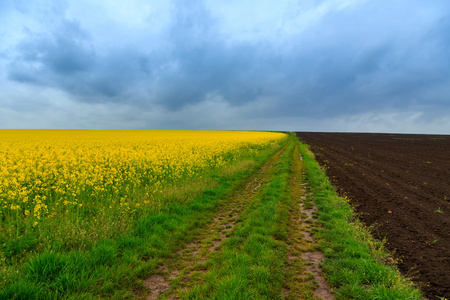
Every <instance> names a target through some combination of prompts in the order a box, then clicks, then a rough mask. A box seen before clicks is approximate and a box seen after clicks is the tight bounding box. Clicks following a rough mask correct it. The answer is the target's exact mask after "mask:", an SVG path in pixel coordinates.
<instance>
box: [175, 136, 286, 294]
mask: <svg viewBox="0 0 450 300" xmlns="http://www.w3.org/2000/svg"><path fill="white" fill-rule="evenodd" d="M293 147H294V141H293V139H292V138H291V139H290V141H289V144H288V146H287V147H286V149H285V150H284V151H283V152H282V157H281V158H279V155H276V156H275V159H276V161H275V162H274V163H275V165H274V167H273V169H272V170H271V171H270V172H269V174H267V176H268V178H266V182H267V184H264V185H263V186H262V187H261V189H260V191H259V192H258V194H257V195H256V196H255V198H253V199H252V200H251V203H250V206H249V207H248V209H246V210H245V211H243V212H242V214H241V216H240V219H242V222H240V223H239V224H238V225H237V226H236V228H235V230H234V232H233V235H232V236H231V237H230V238H229V239H228V240H226V241H225V242H224V243H223V245H222V248H221V252H220V253H219V254H218V255H216V256H214V257H213V259H212V262H211V265H212V266H211V267H210V269H209V272H208V273H207V274H206V275H205V277H204V278H203V281H202V282H201V283H200V284H198V285H197V286H195V287H194V288H192V289H191V290H188V291H186V292H182V293H181V298H186V299H281V298H282V287H283V285H284V281H285V279H286V274H285V271H284V270H285V267H286V257H287V246H286V240H287V239H288V235H287V233H288V231H287V221H288V219H289V212H288V202H289V200H290V198H289V193H288V190H289V186H288V183H289V178H290V172H291V168H292V151H293Z"/></svg>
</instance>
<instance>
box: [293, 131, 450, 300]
mask: <svg viewBox="0 0 450 300" xmlns="http://www.w3.org/2000/svg"><path fill="white" fill-rule="evenodd" d="M297 136H298V137H299V138H300V140H302V141H303V142H305V143H306V144H309V145H310V146H311V150H312V151H313V152H314V153H315V155H316V159H317V160H318V162H319V163H320V164H321V165H322V166H324V167H325V169H326V171H327V174H328V176H329V177H330V180H331V181H332V183H333V184H334V185H335V186H336V187H337V190H338V192H339V193H340V194H341V195H342V196H346V197H348V198H349V199H350V202H351V203H352V204H353V205H354V207H355V209H356V211H357V213H359V216H360V219H361V220H362V221H363V222H364V223H365V224H367V225H374V226H375V227H374V230H375V231H374V234H375V235H376V236H377V237H378V238H384V237H386V238H387V244H386V247H387V248H388V249H389V250H391V251H395V256H396V258H399V260H398V266H399V269H400V270H401V271H402V273H403V274H405V275H407V276H408V277H412V279H413V281H415V282H416V283H417V284H418V286H419V287H420V288H421V289H422V291H423V293H424V294H425V296H426V297H428V298H429V299H439V298H438V297H436V296H440V297H446V298H450V230H449V229H450V227H449V226H450V136H445V135H404V134H401V135H400V134H363V133H304V132H301V133H297Z"/></svg>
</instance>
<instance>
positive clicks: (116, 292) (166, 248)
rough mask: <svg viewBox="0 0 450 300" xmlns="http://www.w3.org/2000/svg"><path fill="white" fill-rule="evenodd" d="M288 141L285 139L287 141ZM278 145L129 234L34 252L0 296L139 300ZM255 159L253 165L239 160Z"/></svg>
mask: <svg viewBox="0 0 450 300" xmlns="http://www.w3.org/2000/svg"><path fill="white" fill-rule="evenodd" d="M286 142H287V141H286V140H285V141H284V142H283V143H286ZM278 149H279V146H278V147H275V148H269V149H265V150H263V151H259V152H257V153H256V154H254V155H253V156H251V157H243V158H241V160H240V161H237V162H235V163H234V164H233V165H231V166H228V167H225V169H222V170H217V172H213V173H211V174H210V179H211V180H213V181H214V182H216V184H215V185H214V187H213V188H209V189H206V190H204V191H203V192H201V193H200V196H198V197H196V198H195V199H192V200H191V201H190V202H189V203H187V204H186V203H171V204H170V205H168V206H166V207H164V208H163V209H162V212H161V213H158V214H153V215H151V214H150V215H146V216H143V217H140V218H139V219H137V221H136V222H135V224H133V225H131V226H130V230H129V231H128V232H124V233H123V234H120V235H118V236H117V237H115V238H114V239H101V240H99V241H98V242H97V243H95V244H94V245H92V247H90V248H89V250H83V251H79V250H72V251H63V250H62V249H58V248H51V249H46V250H44V251H42V252H40V253H37V254H36V255H32V256H30V258H29V259H27V260H26V261H25V262H24V263H23V266H22V267H21V268H19V271H18V272H17V273H15V274H9V279H8V281H7V282H6V284H5V285H3V286H2V287H1V291H0V299H5V300H6V299H8V300H9V299H24V300H25V299H26V300H33V299H104V298H109V299H135V298H136V297H139V295H140V291H139V286H142V285H141V283H140V282H141V279H143V278H145V277H147V276H149V275H151V274H153V273H155V272H156V270H157V268H158V266H159V265H160V264H161V263H162V261H164V259H167V258H168V257H170V255H171V253H173V252H176V251H177V250H178V249H181V248H182V247H183V246H184V245H185V244H186V243H188V242H190V241H191V240H193V239H194V237H195V235H196V232H197V230H198V228H201V227H203V226H205V225H206V224H207V223H209V222H211V220H212V218H213V217H214V215H215V213H216V211H217V210H218V209H219V204H220V202H221V199H224V198H226V197H227V195H230V194H231V193H233V191H234V190H236V189H238V188H240V186H242V185H244V184H245V181H246V179H247V178H248V177H250V176H251V175H252V174H254V172H257V171H258V167H259V166H261V165H262V164H264V163H265V162H266V161H267V160H268V159H269V158H270V157H271V156H272V155H273V153H274V152H276V151H277V150H278ZM244 160H252V161H253V163H251V164H248V163H246V164H242V166H243V167H239V164H240V163H241V162H242V161H244Z"/></svg>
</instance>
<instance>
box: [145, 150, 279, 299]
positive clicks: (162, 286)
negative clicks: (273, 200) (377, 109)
mask: <svg viewBox="0 0 450 300" xmlns="http://www.w3.org/2000/svg"><path fill="white" fill-rule="evenodd" d="M278 153H279V152H278ZM273 165H274V159H271V160H270V161H269V162H268V163H266V164H265V165H264V166H263V167H262V168H261V170H260V172H258V173H257V174H256V175H254V176H253V177H252V178H251V179H250V180H249V181H248V182H247V183H246V185H245V188H244V189H243V190H241V191H239V192H238V193H237V194H236V195H235V196H233V197H231V198H229V199H228V200H225V201H224V203H223V204H222V205H223V207H222V209H221V210H220V211H219V213H218V215H217V216H216V217H215V218H214V219H213V221H212V223H211V224H210V225H209V226H208V228H205V230H204V232H203V233H202V234H200V236H199V238H198V239H196V240H195V241H193V242H191V243H189V244H187V245H186V247H185V248H184V249H181V250H179V251H178V252H177V256H178V258H176V259H174V260H168V261H166V262H165V264H164V265H162V266H161V267H160V268H159V269H158V272H159V275H152V276H150V277H148V278H147V279H145V280H144V281H143V285H144V287H145V288H147V291H148V292H149V295H148V296H147V298H145V299H147V300H149V299H158V298H160V296H161V297H162V296H165V297H167V299H179V295H180V294H181V293H183V292H184V291H186V290H188V289H190V288H191V287H193V286H194V285H195V284H197V283H198V282H199V281H201V278H202V277H203V276H204V275H205V273H207V272H208V268H209V266H210V264H211V261H210V258H211V257H212V256H213V255H215V254H216V253H218V252H220V248H221V245H222V243H223V242H224V241H225V240H226V239H228V238H229V237H230V236H231V235H232V232H233V229H234V227H235V226H236V225H237V224H238V223H239V222H240V215H241V213H242V212H243V211H244V210H245V209H247V207H248V205H249V204H250V203H251V201H252V199H253V198H254V197H255V195H256V194H257V192H258V190H259V189H260V188H261V186H262V185H263V184H264V183H265V181H266V174H267V173H268V171H269V170H270V169H271V168H272V167H273Z"/></svg>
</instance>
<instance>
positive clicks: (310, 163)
mask: <svg viewBox="0 0 450 300" xmlns="http://www.w3.org/2000/svg"><path fill="white" fill-rule="evenodd" d="M298 144H299V148H300V152H301V154H302V156H303V164H304V170H305V173H306V180H307V181H308V182H309V185H310V187H311V189H312V192H313V195H314V199H315V203H316V205H317V208H318V210H319V223H320V225H321V227H320V228H318V229H317V234H316V238H318V239H319V245H320V248H321V249H322V250H323V252H324V254H325V262H324V263H323V266H322V267H323V271H324V274H325V278H326V279H327V281H328V283H329V284H330V285H331V286H333V287H334V291H333V292H334V294H335V295H336V298H337V299H405V300H406V299H408V300H410V299H423V298H422V296H421V293H420V291H419V290H418V289H417V288H416V287H415V286H414V284H413V283H412V282H411V281H409V280H408V279H406V278H404V277H403V276H402V275H401V274H400V272H399V271H398V269H397V267H396V265H395V262H394V260H393V259H392V258H391V256H389V254H388V253H387V252H386V251H385V249H384V247H383V242H382V241H378V240H375V239H374V238H373V237H372V235H371V233H370V231H369V229H367V228H364V226H363V225H362V224H361V222H360V221H358V220H357V218H356V217H355V213H354V211H353V209H352V208H351V206H350V205H349V204H348V203H347V202H345V200H344V199H342V198H340V197H339V196H338V195H337V194H336V190H335V188H334V187H333V186H332V185H331V183H330V181H329V180H328V177H327V175H326V173H325V171H324V170H323V169H322V168H321V167H320V166H319V164H318V163H317V161H316V160H315V157H314V154H313V153H312V152H311V151H310V150H309V147H308V146H307V145H305V144H302V143H300V142H298Z"/></svg>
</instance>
